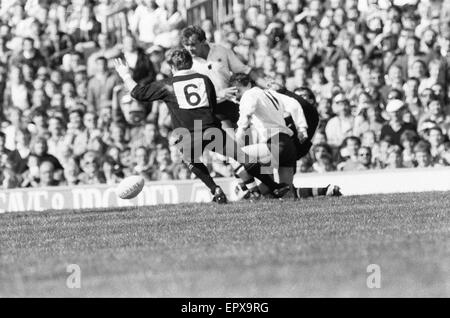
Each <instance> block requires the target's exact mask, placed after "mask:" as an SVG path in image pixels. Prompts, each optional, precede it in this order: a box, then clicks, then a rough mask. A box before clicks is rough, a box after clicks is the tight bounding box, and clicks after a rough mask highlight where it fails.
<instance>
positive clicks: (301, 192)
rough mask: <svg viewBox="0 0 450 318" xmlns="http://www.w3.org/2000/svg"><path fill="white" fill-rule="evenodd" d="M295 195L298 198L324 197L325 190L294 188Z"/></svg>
mask: <svg viewBox="0 0 450 318" xmlns="http://www.w3.org/2000/svg"><path fill="white" fill-rule="evenodd" d="M295 194H296V195H297V197H298V198H311V197H318V196H324V195H326V194H327V188H296V189H295Z"/></svg>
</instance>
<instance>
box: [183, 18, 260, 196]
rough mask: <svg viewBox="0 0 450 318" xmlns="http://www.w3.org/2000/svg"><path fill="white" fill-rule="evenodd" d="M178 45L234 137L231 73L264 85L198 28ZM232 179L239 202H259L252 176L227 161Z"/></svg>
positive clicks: (235, 113)
mask: <svg viewBox="0 0 450 318" xmlns="http://www.w3.org/2000/svg"><path fill="white" fill-rule="evenodd" d="M181 43H182V45H183V46H184V48H185V49H187V50H188V51H189V53H191V55H192V57H193V64H192V70H194V71H196V72H198V73H200V74H203V75H206V76H208V77H209V78H210V80H211V81H212V82H213V84H214V87H215V89H216V95H217V110H216V116H217V118H219V120H220V121H221V123H222V127H223V128H224V129H225V130H226V131H227V132H228V133H230V135H231V136H232V137H234V129H236V127H237V121H238V120H239V105H238V104H237V103H236V92H237V90H236V87H233V86H230V85H229V80H230V76H231V75H232V74H233V73H244V74H249V76H250V78H252V80H253V81H255V82H256V83H257V85H259V86H261V87H266V86H267V83H266V81H265V80H264V79H263V78H261V77H260V76H258V74H257V73H256V71H255V70H253V69H252V68H251V67H249V66H247V65H245V64H244V63H242V62H241V60H239V58H238V57H237V56H236V54H235V53H234V52H233V51H232V50H230V49H228V48H226V47H224V46H222V45H220V44H216V43H208V42H207V41H206V35H205V32H204V31H203V30H202V28H200V27H198V26H188V27H186V28H184V29H183V30H182V32H181ZM230 164H231V166H232V167H233V169H234V171H235V175H237V176H241V179H242V182H240V183H239V185H238V186H237V188H236V194H237V196H238V197H240V198H251V199H258V198H259V197H260V193H259V189H258V185H257V184H256V182H255V180H254V179H253V178H251V176H248V175H247V176H246V175H245V174H244V172H243V167H242V166H241V165H239V164H238V163H236V162H233V160H231V161H230Z"/></svg>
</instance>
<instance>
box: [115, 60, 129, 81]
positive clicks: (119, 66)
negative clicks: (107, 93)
mask: <svg viewBox="0 0 450 318" xmlns="http://www.w3.org/2000/svg"><path fill="white" fill-rule="evenodd" d="M113 65H114V68H115V69H116V72H117V73H118V74H119V76H120V77H121V78H125V77H126V76H128V75H130V67H129V66H128V63H127V62H125V61H124V60H122V59H121V58H116V59H114V61H113Z"/></svg>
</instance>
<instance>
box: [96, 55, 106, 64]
mask: <svg viewBox="0 0 450 318" xmlns="http://www.w3.org/2000/svg"><path fill="white" fill-rule="evenodd" d="M95 61H96V62H97V61H105V63H107V62H108V59H107V58H106V57H104V56H103V55H101V56H99V57H97V58H96V59H95Z"/></svg>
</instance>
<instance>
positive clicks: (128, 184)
mask: <svg viewBox="0 0 450 318" xmlns="http://www.w3.org/2000/svg"><path fill="white" fill-rule="evenodd" d="M144 184H145V180H144V178H143V177H141V176H130V177H126V178H125V179H123V180H122V181H121V182H120V183H119V184H118V185H117V188H116V193H117V195H118V196H119V198H121V199H126V200H129V199H133V198H135V197H136V196H137V195H138V194H139V193H140V192H141V191H142V188H144Z"/></svg>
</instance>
